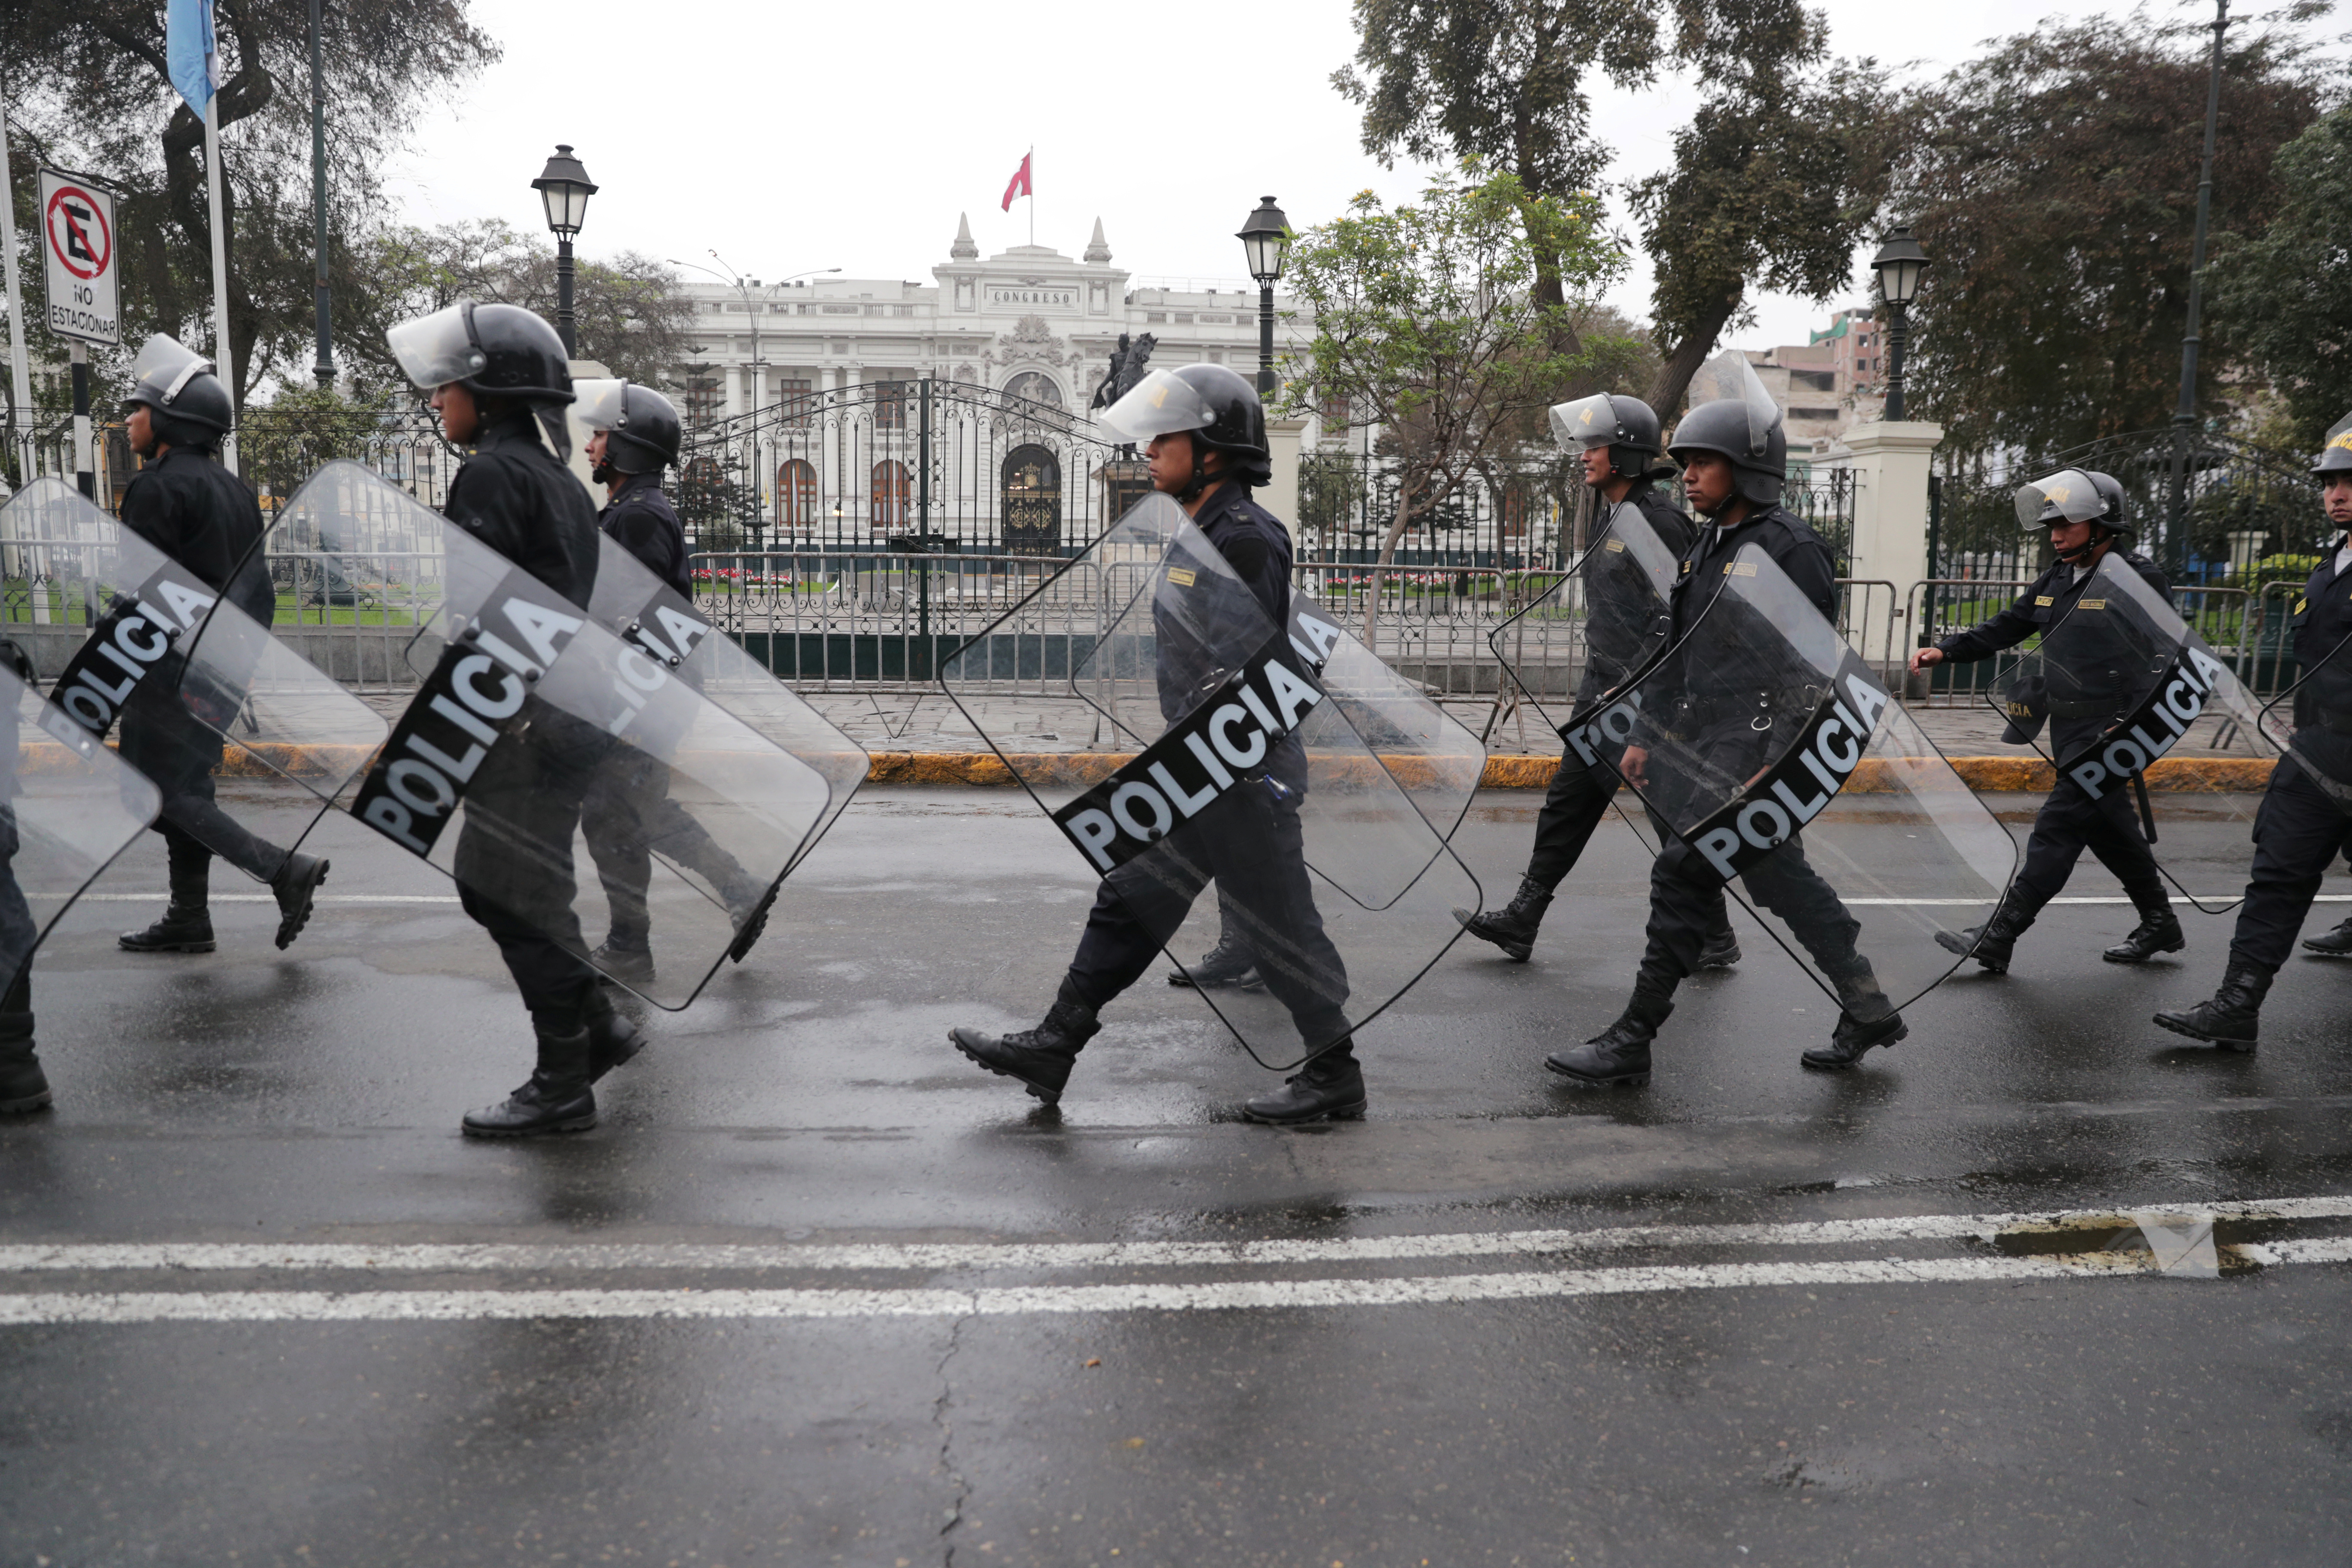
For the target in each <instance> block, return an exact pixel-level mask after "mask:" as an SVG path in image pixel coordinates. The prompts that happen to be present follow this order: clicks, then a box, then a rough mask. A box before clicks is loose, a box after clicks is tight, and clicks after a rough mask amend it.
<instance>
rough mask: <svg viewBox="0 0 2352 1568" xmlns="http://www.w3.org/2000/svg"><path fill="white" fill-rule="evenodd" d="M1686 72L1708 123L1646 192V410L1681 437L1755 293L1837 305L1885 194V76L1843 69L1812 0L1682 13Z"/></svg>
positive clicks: (1696, 125)
mask: <svg viewBox="0 0 2352 1568" xmlns="http://www.w3.org/2000/svg"><path fill="white" fill-rule="evenodd" d="M1678 6H1679V11H1680V21H1681V34H1680V38H1679V41H1678V42H1677V44H1676V46H1675V56H1676V58H1678V59H1679V60H1681V61H1682V62H1683V63H1684V64H1685V65H1686V66H1687V67H1689V68H1691V69H1692V70H1693V71H1694V73H1695V74H1696V77H1697V79H1698V81H1697V85H1698V91H1699V99H1700V101H1699V107H1698V108H1697V110H1696V111H1694V112H1693V114H1692V115H1691V118H1690V122H1689V123H1688V124H1686V125H1685V126H1683V127H1682V128H1681V129H1679V130H1677V131H1676V132H1675V161H1674V165H1673V166H1672V167H1671V168H1669V169H1666V170H1664V171H1663V172H1661V173H1659V174H1654V175H1652V176H1650V177H1649V178H1648V179H1645V180H1643V182H1642V183H1641V184H1638V185H1637V186H1635V187H1634V191H1633V209H1634V211H1635V213H1636V214H1637V215H1638V216H1639V217H1640V219H1641V223H1642V239H1643V247H1644V248H1645V249H1646V250H1647V251H1648V253H1649V256H1650V258H1651V263H1652V266H1653V268H1654V272H1653V287H1652V293H1651V315H1652V320H1653V326H1652V332H1653V335H1654V339H1655V341H1656V343H1657V346H1658V351H1659V353H1661V354H1662V355H1663V356H1664V363H1662V364H1661V366H1660V367H1659V371H1658V376H1657V379H1656V380H1655V381H1654V382H1653V383H1652V384H1651V385H1650V391H1649V399H1648V401H1649V404H1650V406H1651V407H1653V408H1654V409H1655V410H1657V414H1658V417H1659V418H1660V419H1661V420H1665V421H1671V420H1672V419H1673V418H1674V416H1675V413H1676V411H1677V410H1679V409H1680V408H1681V406H1682V402H1683V396H1684V394H1685V393H1686V392H1688V391H1689V389H1690V382H1691V377H1692V376H1694V375H1696V374H1698V368H1699V366H1701V365H1702V364H1705V363H1706V361H1707V358H1708V356H1709V355H1711V354H1713V353H1715V349H1716V344H1717V342H1718V341H1719V340H1720V339H1721V338H1722V335H1723V333H1724V331H1726V329H1727V328H1731V327H1736V326H1742V325H1745V324H1747V322H1748V321H1750V320H1752V319H1753V317H1752V313H1751V312H1750V310H1749V308H1748V291H1749V290H1750V289H1755V288H1759V287H1761V288H1764V289H1776V290H1780V291H1784V292H1789V293H1797V294H1802V295H1805V296H1806V297H1807V298H1809V299H1812V300H1826V299H1828V298H1829V297H1830V296H1831V295H1832V294H1835V293H1837V292H1838V291H1840V290H1841V289H1844V288H1846V287H1847V286H1848V285H1849V284H1850V283H1851V282H1852V280H1853V252H1854V247H1855V246H1856V245H1857V244H1859V243H1860V241H1861V239H1862V236H1863V230H1864V225H1866V224H1867V223H1868V222H1869V221H1870V219H1871V217H1872V216H1874V214H1875V213H1876V211H1877V210H1878V206H1879V204H1880V202H1881V200H1882V199H1883V198H1884V195H1885V189H1886V178H1887V164H1886V155H1885V154H1886V150H1887V147H1888V143H1889V140H1890V134H1891V132H1890V131H1889V126H1888V115H1887V103H1886V86H1885V73H1883V72H1882V71H1880V70H1879V69H1878V68H1877V67H1876V66H1875V64H1874V63H1873V62H1872V61H1869V60H1860V61H1854V60H1843V59H1840V60H1832V59H1831V58H1830V56H1829V25H1828V23H1827V22H1826V21H1825V20H1824V19H1823V18H1822V16H1820V15H1819V14H1818V13H1815V12H1809V11H1807V10H1806V9H1805V8H1804V6H1803V5H1802V4H1801V0H1678Z"/></svg>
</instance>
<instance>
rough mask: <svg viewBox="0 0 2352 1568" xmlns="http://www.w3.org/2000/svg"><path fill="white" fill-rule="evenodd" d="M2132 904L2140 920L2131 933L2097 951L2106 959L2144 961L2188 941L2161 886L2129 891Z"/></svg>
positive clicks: (2179, 946)
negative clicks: (2105, 948) (2100, 951)
mask: <svg viewBox="0 0 2352 1568" xmlns="http://www.w3.org/2000/svg"><path fill="white" fill-rule="evenodd" d="M2132 904H2133V907H2135V908H2136V909H2137V910H2139V924H2138V926H2137V928H2135V929H2134V930H2133V931H2132V933H2131V935H2129V936H2127V937H2126V938H2124V939H2123V941H2121V942H2117V943H2116V945H2115V946H2113V947H2111V948H2108V949H2107V950H2106V951H2105V952H2102V953H2100V954H2099V956H2100V957H2101V958H2104V959H2105V960H2106V961H2107V962H2108V963H2147V961H2148V960H2149V959H2151V958H2154V957H2155V956H2156V955H2157V954H2158V953H2159V952H2179V951H2180V950H2181V949H2182V948H2184V947H2187V946H2188V945H2189V936H2188V933H2187V932H2185V931H2182V930H2181V929H2180V917H2179V915H2176V914H2174V913H2173V912H2172V900H2170V899H2168V898H2167V897H2166V896H2165V892H2164V889H2162V888H2158V889H2155V890H2154V891H2152V892H2151V891H2149V890H2147V889H2141V890H2140V891H2138V892H2136V893H2134V894H2133V895H2132Z"/></svg>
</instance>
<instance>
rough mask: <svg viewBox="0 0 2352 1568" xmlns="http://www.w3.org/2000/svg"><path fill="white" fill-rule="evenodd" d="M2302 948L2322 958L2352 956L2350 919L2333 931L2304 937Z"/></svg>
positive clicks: (2351, 923) (2351, 925)
mask: <svg viewBox="0 0 2352 1568" xmlns="http://www.w3.org/2000/svg"><path fill="white" fill-rule="evenodd" d="M2303 950H2304V952H2315V953H2317V954H2319V956H2320V957H2322V958H2352V921H2345V922H2344V923H2343V924H2342V925H2340V926H2337V927H2336V929H2335V930H2334V931H2322V932H2320V933H2319V934H2318V935H2317V936H2307V937H2305V938H2304V939H2303Z"/></svg>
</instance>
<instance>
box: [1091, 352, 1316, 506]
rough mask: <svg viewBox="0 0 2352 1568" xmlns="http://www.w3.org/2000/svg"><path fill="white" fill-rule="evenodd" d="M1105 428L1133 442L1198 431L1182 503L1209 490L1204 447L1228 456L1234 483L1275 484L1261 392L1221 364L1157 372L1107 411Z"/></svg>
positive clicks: (1103, 417)
mask: <svg viewBox="0 0 2352 1568" xmlns="http://www.w3.org/2000/svg"><path fill="white" fill-rule="evenodd" d="M1101 424H1102V426H1103V428H1105V429H1107V430H1108V431H1109V432H1110V433H1111V434H1113V435H1114V436H1118V437H1122V438H1124V439H1126V440H1129V441H1149V440H1150V439H1151V438H1152V437H1154V436H1166V435H1171V434H1172V433H1174V432H1176V431H1178V430H1190V431H1192V432H1194V438H1193V442H1192V484H1191V485H1190V486H1189V487H1188V488H1187V489H1185V491H1184V493H1183V496H1182V497H1181V499H1183V500H1191V499H1192V497H1194V496H1196V495H1198V494H1200V493H1201V491H1202V490H1203V489H1207V488H1208V482H1209V476H1207V475H1206V474H1203V473H1202V472H1201V467H1200V464H1201V453H1202V449H1203V448H1207V449H1210V450H1214V451H1219V452H1223V453H1224V454H1225V456H1226V458H1228V459H1229V462H1230V468H1231V472H1232V474H1233V476H1234V479H1238V480H1240V481H1241V482H1242V483H1243V484H1244V485H1251V486H1257V485H1268V484H1272V483H1273V482H1274V454H1273V453H1272V452H1270V451H1268V450H1267V449H1266V444H1265V405H1264V404H1262V403H1260V402H1259V401H1258V397H1257V391H1256V389H1255V388H1254V387H1253V386H1251V385H1250V384H1249V383H1248V382H1246V381H1244V380H1243V379H1242V378H1241V377H1240V376H1239V375H1238V374H1234V372H1233V371H1231V370H1229V369H1227V368H1226V367H1225V366H1223V365H1221V364H1188V365H1180V366H1178V367H1176V368H1175V369H1173V370H1154V371H1153V372H1152V373H1151V374H1149V375H1147V376H1145V377H1144V378H1143V379H1142V380H1141V381H1140V382H1138V383H1137V384H1136V387H1135V390H1134V391H1132V392H1130V393H1129V394H1128V395H1126V396H1124V397H1122V398H1120V399H1119V400H1118V402H1117V403H1114V404H1112V405H1110V406H1109V407H1108V408H1106V409H1104V410H1103V411H1102V418H1101Z"/></svg>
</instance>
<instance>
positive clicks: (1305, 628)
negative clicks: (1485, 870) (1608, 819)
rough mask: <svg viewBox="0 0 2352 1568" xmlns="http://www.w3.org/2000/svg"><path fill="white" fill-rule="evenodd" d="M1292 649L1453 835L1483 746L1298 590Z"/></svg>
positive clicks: (1474, 784) (1427, 814) (1482, 761)
mask: <svg viewBox="0 0 2352 1568" xmlns="http://www.w3.org/2000/svg"><path fill="white" fill-rule="evenodd" d="M1290 647H1291V650H1292V651H1293V652H1294V653H1296V654H1297V657H1298V658H1299V660H1300V661H1301V662H1302V663H1303V664H1304V665H1305V666H1306V668H1307V672H1308V673H1309V674H1311V675H1313V676H1314V678H1315V679H1316V683H1317V684H1318V685H1319V686H1321V687H1322V688H1323V691H1324V695H1325V696H1327V697H1328V698H1329V699H1330V700H1331V701H1332V702H1334V703H1336V704H1337V705H1338V706H1339V712H1340V715H1341V716H1342V717H1343V718H1345V719H1346V720H1347V721H1348V724H1349V728H1351V729H1353V730H1354V731H1356V733H1357V734H1358V735H1359V736H1360V737H1361V738H1362V740H1363V742H1364V743H1365V744H1366V745H1368V746H1370V747H1371V749H1372V752H1373V754H1374V755H1375V756H1377V757H1379V758H1380V761H1381V766H1382V767H1384V768H1386V769H1388V770H1389V772H1390V773H1392V774H1394V775H1395V776H1396V780H1397V784H1398V785H1399V787H1400V788H1402V790H1403V791H1404V793H1405V798H1407V799H1408V800H1410V801H1412V803H1413V805H1414V806H1415V807H1416V808H1417V809H1419V810H1420V812H1421V814H1422V816H1423V818H1425V819H1426V820H1427V821H1428V823H1429V826H1431V827H1433V828H1434V829H1435V830H1436V832H1437V836H1438V837H1440V838H1451V837H1454V829H1455V828H1457V827H1459V826H1462V818H1463V817H1464V816H1466V815H1467V814H1468V812H1469V810H1470V802H1471V801H1472V799H1473V798H1475V796H1476V795H1477V793H1478V784H1479V781H1480V780H1481V779H1483V778H1485V777H1486V745H1485V744H1484V742H1481V741H1480V740H1479V739H1478V737H1477V736H1475V735H1474V734H1472V733H1471V732H1470V731H1469V730H1468V729H1467V728H1466V727H1465V726H1464V724H1463V723H1462V721H1460V720H1458V719H1456V718H1454V715H1453V714H1451V713H1448V712H1447V711H1446V710H1444V708H1441V707H1440V706H1438V704H1437V703H1436V702H1434V701H1433V700H1431V698H1430V696H1429V693H1427V692H1426V691H1424V690H1423V689H1421V688H1420V687H1419V686H1418V685H1416V684H1415V683H1413V682H1412V681H1410V680H1407V679H1404V677H1402V676H1401V675H1399V674H1398V673H1397V672H1396V671H1395V670H1393V669H1391V668H1389V665H1388V663H1387V661H1386V660H1384V659H1382V658H1381V657H1380V655H1378V654H1376V653H1374V652H1373V651H1372V650H1371V649H1370V648H1368V647H1365V646H1364V644H1363V641H1362V639H1360V638H1359V637H1356V636H1355V635H1354V634H1353V633H1351V632H1349V631H1348V630H1346V629H1345V628H1344V627H1342V626H1340V625H1339V622H1338V621H1336V620H1334V619H1333V618H1332V617H1331V616H1329V615H1328V614H1327V613H1326V612H1325V610H1324V607H1323V606H1322V605H1318V604H1316V603H1315V602H1313V601H1312V600H1310V599H1308V598H1307V597H1306V596H1305V595H1301V594H1297V593H1293V594H1292V595H1291V596H1290Z"/></svg>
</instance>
